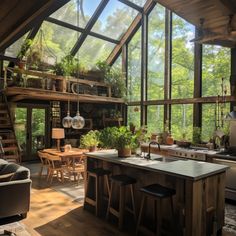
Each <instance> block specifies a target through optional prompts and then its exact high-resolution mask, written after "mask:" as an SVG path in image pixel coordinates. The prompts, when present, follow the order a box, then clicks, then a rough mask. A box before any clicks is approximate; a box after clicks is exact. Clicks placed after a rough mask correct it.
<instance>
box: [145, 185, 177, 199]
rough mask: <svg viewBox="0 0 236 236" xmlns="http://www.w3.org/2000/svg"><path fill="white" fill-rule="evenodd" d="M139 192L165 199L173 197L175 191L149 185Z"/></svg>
mask: <svg viewBox="0 0 236 236" xmlns="http://www.w3.org/2000/svg"><path fill="white" fill-rule="evenodd" d="M140 191H141V192H143V193H145V194H148V195H151V196H153V197H157V198H167V197H172V196H173V195H175V193H176V191H175V189H171V188H167V187H163V186H162V185H160V184H151V185H148V186H145V187H142V188H141V189H140Z"/></svg>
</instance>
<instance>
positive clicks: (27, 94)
mask: <svg viewBox="0 0 236 236" xmlns="http://www.w3.org/2000/svg"><path fill="white" fill-rule="evenodd" d="M5 94H6V95H7V96H8V99H9V101H11V102H17V101H20V100H24V99H27V100H32V99H38V100H47V101H68V100H69V101H74V102H76V101H77V100H78V98H79V101H80V102H89V103H91V102H92V103H120V104H121V103H124V100H123V99H122V98H113V97H103V96H96V95H88V94H80V95H77V94H71V93H63V92H58V91H51V90H42V89H35V88H22V87H8V88H6V89H5Z"/></svg>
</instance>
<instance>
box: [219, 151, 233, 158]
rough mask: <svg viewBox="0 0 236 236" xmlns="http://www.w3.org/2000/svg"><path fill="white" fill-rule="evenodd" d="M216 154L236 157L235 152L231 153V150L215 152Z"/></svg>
mask: <svg viewBox="0 0 236 236" xmlns="http://www.w3.org/2000/svg"><path fill="white" fill-rule="evenodd" d="M216 154H218V155H225V156H233V157H236V152H235V151H231V150H227V151H222V152H217V153H216Z"/></svg>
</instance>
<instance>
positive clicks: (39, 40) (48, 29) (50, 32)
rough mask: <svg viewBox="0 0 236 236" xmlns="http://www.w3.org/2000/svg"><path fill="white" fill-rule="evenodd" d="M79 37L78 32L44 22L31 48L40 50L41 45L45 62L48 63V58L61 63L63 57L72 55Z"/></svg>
mask: <svg viewBox="0 0 236 236" xmlns="http://www.w3.org/2000/svg"><path fill="white" fill-rule="evenodd" d="M79 35H80V33H78V32H77V31H74V30H71V29H68V28H65V27H62V26H59V25H56V24H52V23H49V22H44V23H43V24H42V26H41V28H40V30H39V32H38V33H37V35H36V37H35V39H34V41H33V45H32V47H31V48H37V47H38V48H40V45H42V55H43V59H44V61H47V60H48V58H51V59H53V58H54V59H55V61H57V62H59V61H60V60H61V58H62V57H64V56H66V55H68V54H69V53H70V50H71V48H72V47H73V46H74V44H75V42H76V40H77V38H78V37H79ZM52 63H53V62H52ZM50 64H51V63H50Z"/></svg>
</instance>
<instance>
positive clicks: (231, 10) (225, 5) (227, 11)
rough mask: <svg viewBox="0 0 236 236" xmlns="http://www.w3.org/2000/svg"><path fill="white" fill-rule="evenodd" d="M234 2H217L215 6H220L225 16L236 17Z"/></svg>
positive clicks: (223, 0)
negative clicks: (235, 15)
mask: <svg viewBox="0 0 236 236" xmlns="http://www.w3.org/2000/svg"><path fill="white" fill-rule="evenodd" d="M233 1H234V0H233ZM233 1H231V0H216V1H215V4H216V5H217V6H218V8H219V9H220V11H221V12H222V14H223V15H226V16H229V15H234V14H235V13H236V4H235V2H233Z"/></svg>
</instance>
